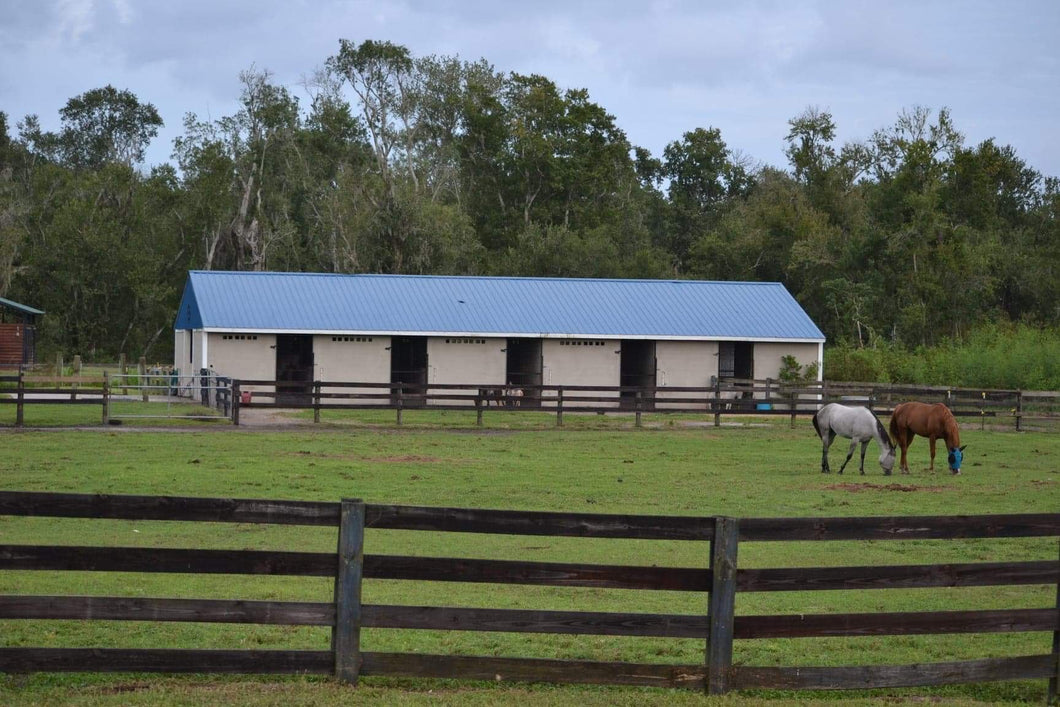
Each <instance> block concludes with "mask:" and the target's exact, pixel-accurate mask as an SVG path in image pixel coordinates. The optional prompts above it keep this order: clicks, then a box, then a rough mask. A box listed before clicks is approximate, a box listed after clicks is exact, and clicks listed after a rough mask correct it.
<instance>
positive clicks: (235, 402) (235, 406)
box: [232, 381, 241, 427]
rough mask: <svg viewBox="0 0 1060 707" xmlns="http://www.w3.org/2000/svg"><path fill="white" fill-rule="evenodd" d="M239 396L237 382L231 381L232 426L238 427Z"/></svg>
mask: <svg viewBox="0 0 1060 707" xmlns="http://www.w3.org/2000/svg"><path fill="white" fill-rule="evenodd" d="M240 397H241V394H240V392H239V381H232V424H233V425H234V426H235V427H239V404H240V402H241V401H240Z"/></svg>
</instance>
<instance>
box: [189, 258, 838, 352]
mask: <svg viewBox="0 0 1060 707" xmlns="http://www.w3.org/2000/svg"><path fill="white" fill-rule="evenodd" d="M175 328H177V329H208V330H216V331H232V330H241V331H255V332H292V333H295V332H298V333H314V332H321V333H333V332H344V333H374V334H388V333H401V334H413V335H415V334H420V335H427V334H442V335H449V334H461V335H464V334H466V335H486V336H489V335H494V336H503V335H510V336H535V337H565V336H576V337H602V338H652V339H742V340H753V339H759V340H792V339H795V340H803V341H824V334H822V333H821V330H820V329H818V328H817V326H816V325H815V324H814V323H813V321H811V320H810V318H809V316H807V314H806V312H805V311H803V309H802V307H800V306H799V304H798V302H796V301H795V299H794V298H793V297H792V296H791V294H790V293H789V292H788V291H787V290H786V289H785V288H784V286H783V285H782V284H780V283H776V282H703V281H695V280H591V279H570V278H521V277H451V276H420V275H332V274H315V273H278V272H219V271H202V270H195V271H192V272H190V273H189V274H188V282H187V285H186V286H185V288H184V297H183V299H182V300H181V304H180V310H179V313H178V315H177V320H176V324H175Z"/></svg>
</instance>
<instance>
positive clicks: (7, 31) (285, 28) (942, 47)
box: [0, 0, 1060, 176]
mask: <svg viewBox="0 0 1060 707" xmlns="http://www.w3.org/2000/svg"><path fill="white" fill-rule="evenodd" d="M340 38H345V39H349V40H351V41H354V42H361V41H363V40H365V39H376V40H390V41H392V42H395V43H398V44H403V45H405V46H406V47H408V48H409V49H410V50H411V52H412V53H413V54H414V55H417V56H420V55H426V54H448V55H458V56H460V57H461V58H462V59H467V60H475V59H479V58H485V59H487V60H488V61H489V62H491V63H492V64H493V65H494V67H495V68H496V69H497V70H500V71H516V72H520V73H538V74H543V75H545V76H547V77H548V78H550V79H552V80H554V81H555V82H556V83H557V84H559V85H560V87H562V88H586V89H588V91H589V95H590V98H591V99H592V100H593V101H595V102H596V103H599V104H600V105H602V106H603V107H604V108H605V109H606V110H607V111H608V112H610V113H611V114H613V115H614V116H615V117H616V119H617V122H618V125H619V126H620V127H622V128H623V129H624V130H625V131H626V133H627V135H628V136H629V139H630V141H631V142H632V143H634V144H635V145H640V146H643V147H646V148H648V149H649V150H651V151H652V153H654V154H655V155H657V156H658V155H661V153H662V150H663V147H665V145H666V144H667V143H668V142H671V141H673V140H675V139H678V138H680V136H681V135H682V134H683V133H684V132H686V131H689V130H692V129H694V128H697V127H716V128H719V129H720V130H721V134H722V138H723V139H724V140H725V142H726V143H727V144H728V145H729V147H731V148H734V149H737V150H739V151H741V152H743V153H744V154H746V155H747V156H749V157H751V158H753V159H754V160H757V161H760V162H763V163H766V164H773V165H778V166H783V165H785V162H786V161H785V158H784V155H783V148H784V136H785V135H786V134H787V131H788V125H787V121H788V120H789V119H790V118H792V117H794V116H796V115H798V114H799V113H801V112H802V111H803V110H804V109H805V108H806V107H808V106H817V107H819V108H821V109H824V110H827V111H830V112H831V113H832V115H833V116H834V118H835V122H836V124H837V126H838V132H839V140H840V142H846V141H848V140H863V139H865V138H867V137H869V136H870V135H871V133H872V132H873V130H875V129H878V128H883V127H886V126H888V125H890V124H892V123H893V122H894V119H895V117H896V116H897V115H898V113H899V111H901V110H902V109H903V108H909V107H912V106H916V105H923V106H927V107H929V108H932V109H936V110H937V109H938V108H940V107H948V108H949V109H950V110H951V114H952V117H953V119H954V121H955V123H956V126H957V128H958V129H959V130H960V131H961V132H963V133H964V135H965V138H966V144H970V145H974V144H977V143H979V142H980V141H982V140H985V139H987V138H990V137H993V138H995V139H996V141H997V142H998V143H999V144H1010V145H1012V146H1013V147H1014V148H1015V149H1016V151H1017V153H1018V155H1019V156H1020V157H1021V158H1023V159H1024V160H1025V161H1026V162H1027V163H1028V164H1029V165H1030V166H1032V167H1034V168H1036V169H1038V170H1040V171H1042V172H1044V173H1045V174H1047V175H1054V176H1060V135H1058V130H1057V125H1058V117H1060V0H1040V1H1031V0H1026V1H1013V0H993V1H990V2H959V1H957V0H954V1H952V2H931V1H930V0H919V1H913V2H904V1H901V2H893V1H884V2H881V1H880V0H871V1H862V0H856V1H853V2H798V1H797V0H789V1H788V2H746V3H744V2H736V1H734V0H728V1H727V2H705V1H704V2H665V1H664V2H651V1H650V0H641V1H637V2H625V1H623V0H613V1H611V2H577V1H576V0H575V1H571V0H566V1H560V2H557V1H554V0H536V1H534V2H519V3H506V2H503V1H501V0H469V1H467V2H460V1H456V0H450V1H438V2H429V1H427V0H407V1H406V2H396V1H392V0H372V1H371V2H360V1H345V2H343V1H340V0H317V1H313V2H310V1H301V0H286V1H280V2H277V1H275V0H231V1H228V0H178V1H176V2H155V1H154V0H151V1H150V2H149V1H147V0H142V1H137V0H0V111H4V112H6V113H7V114H8V116H9V121H10V123H11V125H12V133H14V132H15V130H14V127H13V126H14V123H15V122H16V121H19V120H21V119H22V118H23V117H24V116H25V115H27V114H29V113H36V114H37V115H39V116H40V119H41V123H42V126H43V127H44V128H45V129H48V130H55V129H57V128H58V126H59V119H58V111H59V109H60V108H62V107H63V106H64V105H65V103H66V101H67V100H68V99H69V98H71V97H73V96H76V95H78V94H81V93H83V92H85V91H87V90H90V89H93V88H99V87H101V86H105V85H107V84H112V85H113V86H115V87H116V88H119V89H129V90H131V91H132V92H133V93H135V94H136V95H137V97H138V98H139V99H140V100H141V101H143V102H150V103H152V104H154V105H155V107H156V108H158V110H159V112H160V113H161V115H162V118H163V120H165V122H166V127H165V128H164V129H163V130H162V131H161V132H160V134H159V137H158V138H156V139H155V141H154V143H152V146H151V149H150V151H149V154H148V161H149V163H158V162H164V161H170V154H171V152H172V141H173V138H174V137H176V136H177V135H179V134H180V131H181V121H182V117H183V115H184V113H186V112H194V113H196V114H197V115H198V116H199V117H200V118H206V117H210V118H215V119H216V118H220V117H221V116H224V115H230V114H232V113H234V112H235V111H236V110H237V107H236V101H237V98H238V96H239V82H238V75H239V72H240V71H241V70H243V69H247V68H249V67H251V66H254V67H256V68H258V69H266V70H269V71H271V72H273V73H274V75H275V78H274V80H275V81H276V82H278V83H282V84H284V85H286V86H288V88H290V89H291V90H292V91H293V92H294V93H295V94H296V95H299V96H301V97H302V105H303V106H304V105H307V104H308V100H306V98H305V94H304V91H303V90H302V89H301V88H300V86H299V84H300V82H301V81H302V79H303V78H304V77H305V76H308V75H309V74H311V73H312V72H313V70H314V69H316V68H317V67H319V66H321V65H322V64H323V63H324V61H325V60H326V59H327V57H328V56H331V55H332V54H335V53H337V52H338V47H339V39H340Z"/></svg>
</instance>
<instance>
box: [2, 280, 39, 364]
mask: <svg viewBox="0 0 1060 707" xmlns="http://www.w3.org/2000/svg"><path fill="white" fill-rule="evenodd" d="M42 314H44V312H42V311H41V310H39V309H34V308H33V307H28V306H26V305H24V304H19V303H18V302H12V301H11V300H9V299H4V298H3V297H0V366H29V365H32V364H34V363H36V358H37V344H36V331H37V328H36V325H37V318H38V317H40V316H41V315H42Z"/></svg>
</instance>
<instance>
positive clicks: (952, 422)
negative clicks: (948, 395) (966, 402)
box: [942, 408, 961, 449]
mask: <svg viewBox="0 0 1060 707" xmlns="http://www.w3.org/2000/svg"><path fill="white" fill-rule="evenodd" d="M946 413H947V414H946V419H945V421H944V422H943V423H942V426H943V432H944V433H945V435H946V444H950V439H951V438H952V439H953V444H952V446H951V447H949V448H950V449H952V448H953V447H959V446H961V428H960V427H959V426H958V425H957V418H956V417H954V416H953V411H952V410H950V409H949V408H946Z"/></svg>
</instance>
